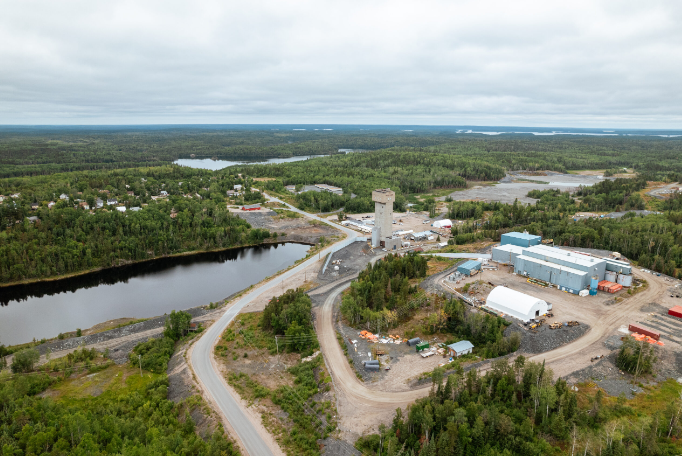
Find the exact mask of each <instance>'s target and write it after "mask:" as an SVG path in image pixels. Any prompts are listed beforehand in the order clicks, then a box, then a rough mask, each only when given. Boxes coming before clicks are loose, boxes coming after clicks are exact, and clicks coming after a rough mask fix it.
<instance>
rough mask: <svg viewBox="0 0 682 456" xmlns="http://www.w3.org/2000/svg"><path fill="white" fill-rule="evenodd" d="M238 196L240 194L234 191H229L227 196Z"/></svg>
mask: <svg viewBox="0 0 682 456" xmlns="http://www.w3.org/2000/svg"><path fill="white" fill-rule="evenodd" d="M236 195H238V193H237V192H235V191H234V190H228V191H227V196H236Z"/></svg>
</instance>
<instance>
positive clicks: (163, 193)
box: [159, 190, 168, 196]
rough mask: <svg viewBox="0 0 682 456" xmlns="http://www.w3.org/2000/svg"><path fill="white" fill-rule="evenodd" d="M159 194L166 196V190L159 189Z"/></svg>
mask: <svg viewBox="0 0 682 456" xmlns="http://www.w3.org/2000/svg"><path fill="white" fill-rule="evenodd" d="M159 195H161V196H168V192H167V191H165V190H161V191H160V192H159Z"/></svg>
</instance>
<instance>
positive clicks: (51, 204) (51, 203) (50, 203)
mask: <svg viewBox="0 0 682 456" xmlns="http://www.w3.org/2000/svg"><path fill="white" fill-rule="evenodd" d="M52 206H54V201H50V202H49V203H47V208H48V209H52Z"/></svg>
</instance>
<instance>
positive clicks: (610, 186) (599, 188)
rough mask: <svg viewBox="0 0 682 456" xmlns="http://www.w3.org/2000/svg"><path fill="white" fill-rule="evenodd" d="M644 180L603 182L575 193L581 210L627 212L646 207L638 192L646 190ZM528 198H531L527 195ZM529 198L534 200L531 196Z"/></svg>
mask: <svg viewBox="0 0 682 456" xmlns="http://www.w3.org/2000/svg"><path fill="white" fill-rule="evenodd" d="M646 186H647V183H646V178H645V177H643V176H639V177H637V178H635V179H615V180H613V181H611V180H605V181H602V182H599V183H597V184H594V185H592V186H590V187H580V189H579V190H578V191H577V192H576V193H575V196H576V197H579V198H580V199H581V203H580V208H581V210H589V211H608V210H618V211H627V210H633V209H640V210H642V209H644V208H645V207H646V205H645V203H644V200H643V199H642V196H641V195H640V194H639V193H637V192H638V191H640V190H642V189H644V188H646ZM528 196H531V195H530V194H528ZM531 198H534V197H533V196H531Z"/></svg>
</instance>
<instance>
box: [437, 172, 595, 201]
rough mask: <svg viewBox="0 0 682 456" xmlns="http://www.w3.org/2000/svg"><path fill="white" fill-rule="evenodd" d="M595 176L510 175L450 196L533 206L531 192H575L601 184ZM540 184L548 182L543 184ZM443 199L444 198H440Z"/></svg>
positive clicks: (469, 199)
mask: <svg viewBox="0 0 682 456" xmlns="http://www.w3.org/2000/svg"><path fill="white" fill-rule="evenodd" d="M518 178H521V179H528V180H534V181H538V183H534V182H514V179H518ZM602 180H603V179H599V178H597V177H596V176H582V175H577V174H558V173H550V172H548V173H547V175H546V176H528V175H524V174H523V173H510V174H509V175H507V176H506V177H505V178H503V179H502V180H500V181H499V183H498V184H497V185H493V186H474V187H472V188H469V189H467V190H463V191H457V192H453V193H451V194H450V196H451V197H452V199H453V200H455V201H488V202H495V201H499V202H501V203H508V204H512V203H513V202H514V200H517V199H518V201H519V202H520V203H524V204H535V202H536V201H537V200H536V199H534V198H529V197H527V196H526V195H527V194H528V192H529V191H531V190H548V189H559V190H562V191H566V190H575V189H577V188H578V187H579V186H580V185H594V184H595V183H597V182H601V181H602ZM541 182H549V184H543V183H541ZM441 199H444V198H441Z"/></svg>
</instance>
